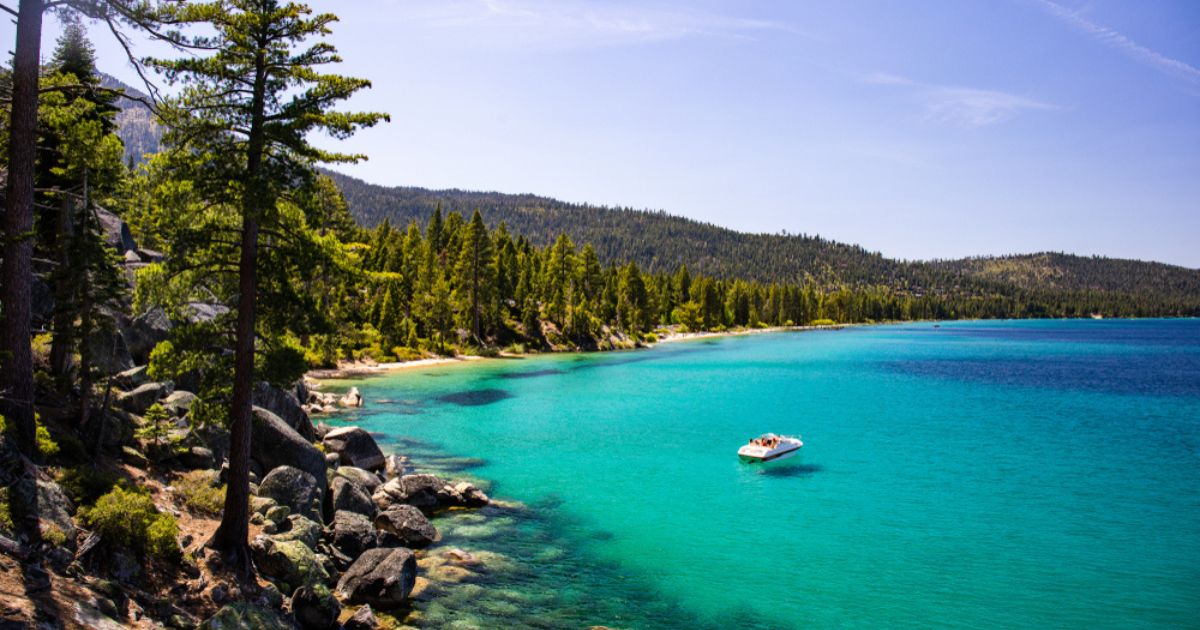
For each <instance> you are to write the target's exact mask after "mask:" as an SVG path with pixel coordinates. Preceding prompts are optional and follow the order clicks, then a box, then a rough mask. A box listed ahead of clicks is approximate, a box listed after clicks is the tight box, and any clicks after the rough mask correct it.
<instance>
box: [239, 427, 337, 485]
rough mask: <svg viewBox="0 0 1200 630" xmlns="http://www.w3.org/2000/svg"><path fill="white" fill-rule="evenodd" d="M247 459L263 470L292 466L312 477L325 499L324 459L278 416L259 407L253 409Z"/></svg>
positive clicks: (322, 455) (309, 443) (326, 483)
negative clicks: (252, 460)
mask: <svg viewBox="0 0 1200 630" xmlns="http://www.w3.org/2000/svg"><path fill="white" fill-rule="evenodd" d="M250 456H251V457H252V458H253V459H254V460H255V461H257V462H258V463H259V465H260V466H262V468H263V470H271V469H273V468H277V467H279V466H292V467H294V468H299V469H300V470H303V471H304V472H306V473H308V474H310V475H312V476H313V477H314V478H315V479H316V480H317V489H318V490H319V494H320V496H321V498H322V499H324V496H325V491H326V488H327V486H328V482H327V480H326V478H325V455H324V454H322V453H321V451H318V450H317V447H315V446H313V445H312V443H311V442H309V441H308V440H305V439H304V437H303V436H302V435H300V434H299V433H297V432H296V430H295V429H293V428H292V427H290V426H288V424H287V423H286V422H284V421H283V420H282V419H281V418H280V417H279V416H277V415H275V414H273V413H271V412H270V411H267V410H266V409H263V408H262V407H255V408H254V417H253V418H252V428H251V438H250Z"/></svg>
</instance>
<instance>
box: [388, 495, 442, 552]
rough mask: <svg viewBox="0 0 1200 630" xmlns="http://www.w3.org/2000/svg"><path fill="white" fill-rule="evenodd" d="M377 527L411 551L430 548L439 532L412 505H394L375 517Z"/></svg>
mask: <svg viewBox="0 0 1200 630" xmlns="http://www.w3.org/2000/svg"><path fill="white" fill-rule="evenodd" d="M375 527H376V528H377V529H378V530H379V531H381V532H386V533H387V534H390V535H391V536H394V537H395V538H396V539H398V540H399V542H400V544H401V545H404V546H405V547H408V548H410V549H420V548H422V547H428V546H429V545H431V544H433V542H434V541H435V540H437V535H438V533H437V530H436V529H434V527H433V525H432V524H431V523H430V522H429V519H427V518H425V515H424V514H422V513H421V510H419V509H417V508H415V507H413V506H411V505H393V506H392V507H390V508H388V509H386V510H384V511H382V512H380V513H379V515H378V516H376V517H375Z"/></svg>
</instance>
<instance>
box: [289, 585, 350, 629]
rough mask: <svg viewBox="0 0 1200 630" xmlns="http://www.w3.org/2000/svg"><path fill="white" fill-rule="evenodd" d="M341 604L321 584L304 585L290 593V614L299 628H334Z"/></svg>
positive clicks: (336, 625)
mask: <svg viewBox="0 0 1200 630" xmlns="http://www.w3.org/2000/svg"><path fill="white" fill-rule="evenodd" d="M341 614H342V605H341V604H339V603H338V601H337V598H335V597H334V596H333V593H330V592H329V589H328V588H326V587H325V586H324V585H323V584H316V585H305V586H301V587H300V588H298V589H296V592H295V593H293V594H292V616H293V617H295V618H296V625H298V626H300V628H301V630H334V629H335V628H337V627H338V617H339V616H341Z"/></svg>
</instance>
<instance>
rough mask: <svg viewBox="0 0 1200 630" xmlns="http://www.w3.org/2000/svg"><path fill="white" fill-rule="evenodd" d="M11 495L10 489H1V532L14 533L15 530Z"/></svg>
mask: <svg viewBox="0 0 1200 630" xmlns="http://www.w3.org/2000/svg"><path fill="white" fill-rule="evenodd" d="M10 493H11V491H10V490H9V489H8V488H0V531H5V532H12V531H13V529H14V525H13V518H12V504H11V502H10V499H9V494H10Z"/></svg>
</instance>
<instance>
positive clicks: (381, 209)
mask: <svg viewBox="0 0 1200 630" xmlns="http://www.w3.org/2000/svg"><path fill="white" fill-rule="evenodd" d="M329 175H330V176H331V177H333V179H334V181H336V182H337V184H338V187H339V188H341V189H342V194H344V195H345V196H346V201H347V202H349V204H350V212H351V214H353V215H354V217H355V219H357V220H358V221H359V222H360V223H362V224H363V225H365V226H368V227H371V226H374V225H376V224H378V223H380V222H381V221H383V220H384V219H387V220H388V221H389V222H391V224H392V225H406V224H407V223H408V222H409V221H413V220H417V221H424V220H426V219H427V218H428V217H429V213H430V212H432V211H433V210H434V208H435V207H437V206H438V205H441V207H442V209H443V210H444V211H457V212H460V213H462V214H464V215H470V214H471V212H472V211H473V210H474V209H476V208H478V209H479V210H480V211H482V212H483V215H484V217H485V219H486V220H487V222H488V223H489V225H491V226H493V227H494V226H496V225H498V224H499V223H501V222H503V223H505V224H506V225H507V226H508V229H509V230H511V231H512V232H514V233H516V234H520V235H522V236H525V237H526V238H528V239H529V240H530V241H531V242H533V243H534V244H537V245H542V246H544V245H548V244H551V243H553V242H554V240H555V238H557V237H558V235H559V234H562V233H566V234H568V235H570V236H571V238H572V239H575V240H576V241H578V242H584V243H591V244H592V246H593V247H595V248H596V253H597V254H598V255H599V256H600V259H601V260H602V261H604V262H606V263H615V262H625V261H633V262H636V263H637V264H638V265H639V266H641V267H642V268H644V269H646V270H648V271H651V272H660V271H665V272H673V271H674V270H676V269H677V268H679V266H680V265H685V264H686V265H687V266H688V268H689V269H691V270H692V271H695V272H698V273H702V274H705V275H711V276H714V277H718V278H724V279H732V278H740V279H745V280H758V281H762V282H767V281H776V282H778V281H783V282H794V281H797V280H801V279H804V278H806V277H812V278H814V279H816V280H818V281H821V282H822V283H831V282H837V283H849V284H855V285H862V284H888V285H894V286H907V285H909V284H927V283H928V281H929V280H930V279H931V277H930V275H929V273H930V270H928V269H924V268H917V267H914V266H912V265H907V264H903V263H898V262H896V261H893V260H888V259H886V258H884V257H883V256H880V255H879V254H877V253H872V252H868V251H867V250H865V249H863V248H861V247H858V246H855V245H845V244H842V243H836V242H833V241H829V240H825V239H822V238H820V237H813V236H805V235H797V236H783V235H774V234H745V233H742V232H736V231H733V230H730V229H726V228H722V227H718V226H716V225H712V224H709V223H701V222H699V221H693V220H691V219H686V218H682V217H677V216H673V215H670V214H667V213H665V212H654V211H646V210H633V209H630V208H609V207H599V206H590V205H586V204H573V203H567V202H563V201H558V200H556V199H550V198H548V197H539V196H537V195H530V194H524V195H507V194H502V193H494V192H471V191H464V190H457V189H453V190H428V189H425V188H417V187H412V186H398V187H395V188H387V187H384V186H377V185H374V184H368V183H366V182H364V181H362V180H359V179H355V178H353V177H348V176H346V175H342V174H339V173H332V172H331V173H329Z"/></svg>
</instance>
